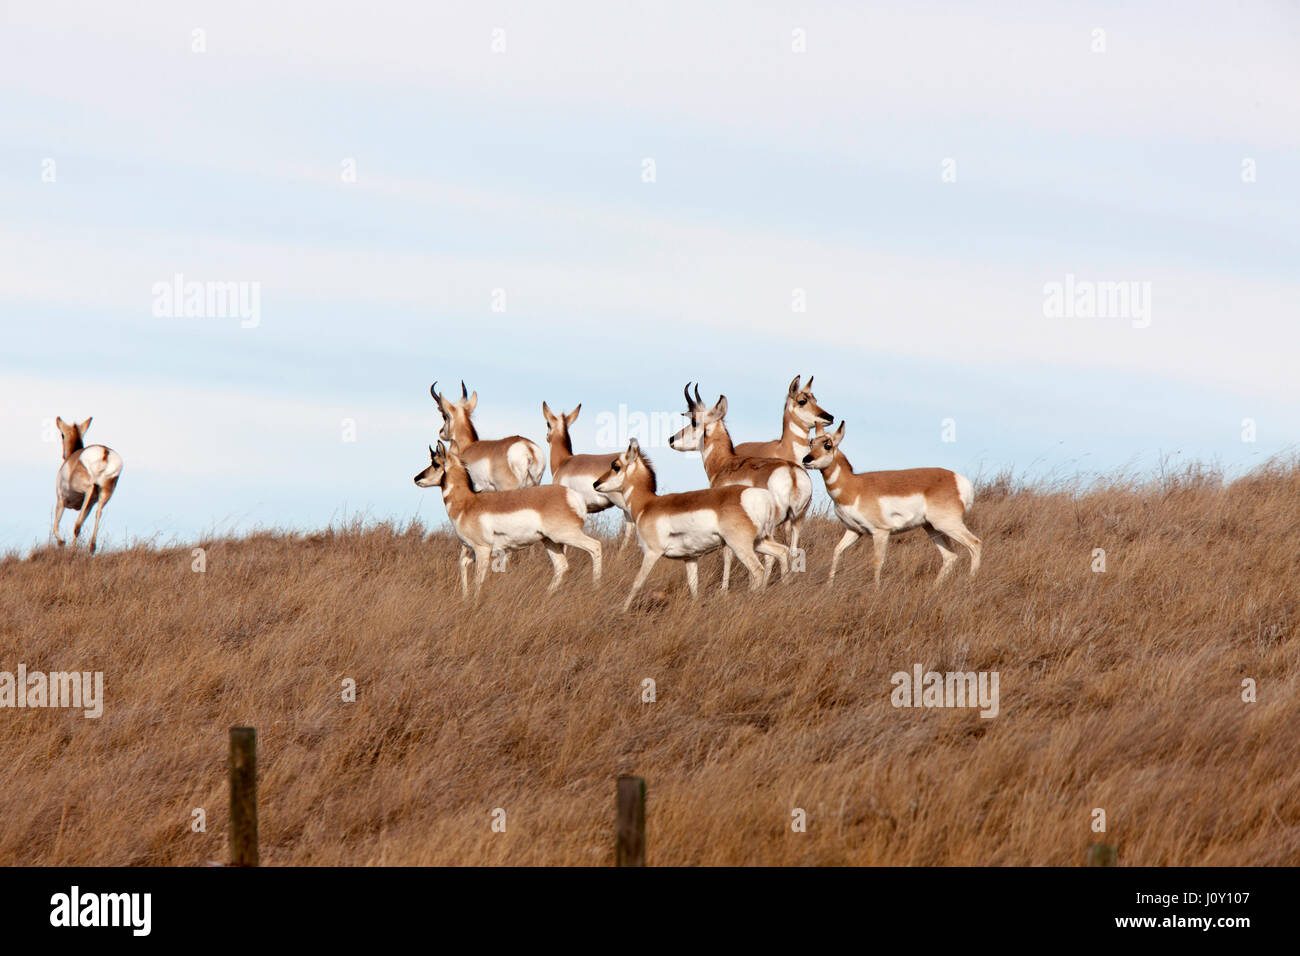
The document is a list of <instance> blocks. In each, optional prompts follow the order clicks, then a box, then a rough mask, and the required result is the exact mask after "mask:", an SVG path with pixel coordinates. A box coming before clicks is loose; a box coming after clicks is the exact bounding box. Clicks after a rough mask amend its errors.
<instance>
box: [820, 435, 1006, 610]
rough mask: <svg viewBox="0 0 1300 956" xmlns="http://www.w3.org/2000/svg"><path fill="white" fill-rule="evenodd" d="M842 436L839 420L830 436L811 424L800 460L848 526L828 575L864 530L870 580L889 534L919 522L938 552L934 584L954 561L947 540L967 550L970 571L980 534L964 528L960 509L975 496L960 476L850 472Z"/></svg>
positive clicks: (975, 566)
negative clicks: (871, 550) (818, 476)
mask: <svg viewBox="0 0 1300 956" xmlns="http://www.w3.org/2000/svg"><path fill="white" fill-rule="evenodd" d="M843 440H844V422H840V427H839V428H838V429H837V430H836V431H835V434H833V435H827V434H826V431H825V429H823V428H822V427H821V426H820V425H818V426H817V433H816V435H815V436H814V437H813V439H812V447H811V450H810V451H809V453H808V454H807V455H805V456H804V459H803V462H804V464H805V465H807V466H808V467H809V468H816V469H818V470H819V471H820V472H821V473H822V478H824V479H825V481H826V491H827V492H828V493H829V494H830V496H831V501H832V502H834V504H835V514H836V516H837V517H838V518H839V519H840V521H842V522H843V523H844V525H845V527H846V528H847V529H848V530H847V531H845V532H844V537H842V538H840V543H839V544H837V545H836V546H835V554H834V556H833V557H832V558H831V576H830V579H829V580H828V581H827V582H826V583H827V585H830V584H831V582H833V581H834V580H835V566H836V565H837V564H839V560H840V555H841V554H843V553H844V552H845V551H847V550H848V549H849V548H851V547H852V546H853V545H854V543H856V542H857V540H858V539H859V538H860V537H862V536H863V535H864V534H870V535H871V540H872V543H873V544H874V545H875V566H876V584H877V585H879V584H880V569H881V567H882V566H883V565H884V563H885V549H886V548H888V547H889V536H890V535H891V534H894V533H895V532H899V531H907V530H908V529H909V528H917V527H924V528H925V530H926V532H927V533H928V534H929V535H930V540H931V541H933V542H934V544H935V546H936V547H938V549H939V553H940V554H941V555H942V556H943V566H942V567H940V568H939V576H938V578H936V579H935V583H936V584H937V583H938V582H939V581H942V580H943V579H944V576H945V575H946V574H947V573H948V572H949V571H951V570H952V564H953V562H954V561H956V560H957V552H956V550H955V549H954V548H953V541H954V540H955V541H957V542H958V543H959V544H961V545H962V546H963V547H965V548H966V550H967V551H969V552H970V573H971V575H972V576H973V575H974V574H975V572H976V571H978V570H979V566H980V549H981V545H980V539H979V538H977V537H975V535H973V534H971V533H970V530H969V529H968V528H967V527H966V522H965V520H964V519H965V517H966V512H967V511H969V510H970V507H971V504H972V503H973V502H974V500H975V491H974V489H973V488H972V487H971V483H970V481H968V480H967V479H966V478H965V477H963V476H962V475H959V474H957V473H956V472H954V471H949V470H948V469H947V468H907V469H904V470H902V471H866V472H862V473H861V474H857V475H855V474H854V473H853V466H852V465H850V464H849V460H848V459H847V458H846V457H844V452H842V451H840V442H842V441H843Z"/></svg>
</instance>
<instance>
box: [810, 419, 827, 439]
mask: <svg viewBox="0 0 1300 956" xmlns="http://www.w3.org/2000/svg"><path fill="white" fill-rule="evenodd" d="M813 427H814V428H815V429H816V431H815V432H814V434H816V436H817V437H818V438H824V437H825V436H826V429H824V428H822V423H821V422H817V424H816V425H814V426H813Z"/></svg>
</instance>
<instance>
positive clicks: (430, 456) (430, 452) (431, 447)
mask: <svg viewBox="0 0 1300 956" xmlns="http://www.w3.org/2000/svg"><path fill="white" fill-rule="evenodd" d="M429 461H433V446H432V445H430V446H429Z"/></svg>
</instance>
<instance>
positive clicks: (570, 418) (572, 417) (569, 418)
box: [564, 402, 582, 425]
mask: <svg viewBox="0 0 1300 956" xmlns="http://www.w3.org/2000/svg"><path fill="white" fill-rule="evenodd" d="M580 411H582V402H579V403H578V406H577V408H575V409H574V410H573V411H571V412H569V414H567V415H565V416H564V423H565V424H566V425H572V424H573V423H574V422H576V421H577V420H578V412H580Z"/></svg>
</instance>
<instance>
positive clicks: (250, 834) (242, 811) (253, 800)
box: [230, 727, 257, 866]
mask: <svg viewBox="0 0 1300 956" xmlns="http://www.w3.org/2000/svg"><path fill="white" fill-rule="evenodd" d="M230 865H231V866H257V731H256V730H255V729H254V728H252V727H231V728H230Z"/></svg>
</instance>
